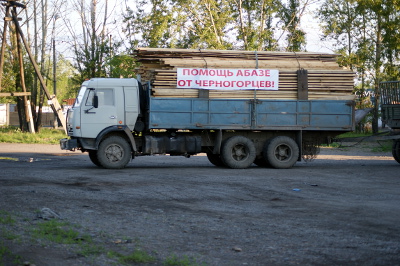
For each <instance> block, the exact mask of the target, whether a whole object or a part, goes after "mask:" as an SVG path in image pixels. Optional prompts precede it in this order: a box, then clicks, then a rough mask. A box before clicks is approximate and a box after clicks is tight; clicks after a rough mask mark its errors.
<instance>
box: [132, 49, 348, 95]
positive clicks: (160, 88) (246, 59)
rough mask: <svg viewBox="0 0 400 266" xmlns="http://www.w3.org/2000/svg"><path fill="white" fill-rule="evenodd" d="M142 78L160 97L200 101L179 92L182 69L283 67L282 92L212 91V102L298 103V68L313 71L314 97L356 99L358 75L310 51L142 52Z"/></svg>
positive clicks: (194, 91)
mask: <svg viewBox="0 0 400 266" xmlns="http://www.w3.org/2000/svg"><path fill="white" fill-rule="evenodd" d="M133 55H134V57H135V58H136V60H137V61H138V62H140V66H139V67H138V68H137V74H139V75H140V76H141V79H142V81H143V82H147V81H150V83H151V86H152V89H153V91H152V95H153V96H156V97H194V98H197V97H199V90H197V89H181V88H177V85H176V83H177V68H210V69H256V68H260V69H278V70H279V90H277V91H272V90H210V91H209V98H233V99H234V98H240V99H251V98H254V96H256V97H257V98H258V99H297V95H298V94H297V90H298V89H297V70H299V69H305V70H307V71H308V99H310V100H313V99H321V100H325V99H333V100H335V99H340V100H353V99H354V97H355V96H354V94H353V86H354V73H353V72H352V71H350V70H346V69H343V68H341V67H339V66H338V64H337V63H336V58H337V56H338V55H335V54H326V53H322V54H321V53H306V52H301V53H300V52H298V53H293V52H267V51H257V52H255V51H233V50H200V49H198V50H196V49H165V48H138V49H137V50H135V52H134V54H133Z"/></svg>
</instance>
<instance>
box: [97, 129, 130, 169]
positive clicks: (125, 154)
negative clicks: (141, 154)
mask: <svg viewBox="0 0 400 266" xmlns="http://www.w3.org/2000/svg"><path fill="white" fill-rule="evenodd" d="M131 158H132V150H131V147H130V144H129V143H128V141H127V140H126V139H124V138H122V137H119V136H111V137H108V138H106V139H104V140H103V141H102V142H100V145H99V149H98V151H97V159H98V161H99V163H100V165H101V166H102V167H104V168H109V169H120V168H124V167H125V166H126V165H127V164H128V163H129V161H130V159H131Z"/></svg>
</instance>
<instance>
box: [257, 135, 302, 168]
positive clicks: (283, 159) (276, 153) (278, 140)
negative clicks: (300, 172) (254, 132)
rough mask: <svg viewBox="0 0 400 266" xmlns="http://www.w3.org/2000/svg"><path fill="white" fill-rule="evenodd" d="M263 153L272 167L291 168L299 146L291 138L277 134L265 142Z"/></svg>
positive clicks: (295, 159)
mask: <svg viewBox="0 0 400 266" xmlns="http://www.w3.org/2000/svg"><path fill="white" fill-rule="evenodd" d="M263 155H264V158H265V159H266V161H267V163H268V165H270V166H271V167H273V168H278V169H286V168H291V167H292V166H293V165H294V164H295V163H296V161H297V159H298V158H299V146H298V145H297V143H296V142H295V141H294V140H293V139H292V138H290V137H286V136H279V137H275V138H273V139H271V140H270V141H268V142H267V143H266V144H265V146H264V150H263Z"/></svg>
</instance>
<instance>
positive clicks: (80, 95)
mask: <svg viewBox="0 0 400 266" xmlns="http://www.w3.org/2000/svg"><path fill="white" fill-rule="evenodd" d="M85 92H86V86H82V87H81V89H80V90H79V93H78V97H76V99H75V103H74V107H78V106H79V105H81V103H82V100H83V95H85Z"/></svg>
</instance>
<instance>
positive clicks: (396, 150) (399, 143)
mask: <svg viewBox="0 0 400 266" xmlns="http://www.w3.org/2000/svg"><path fill="white" fill-rule="evenodd" d="M392 154H393V158H394V159H395V160H396V162H398V163H400V140H395V141H394V142H393V146H392Z"/></svg>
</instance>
